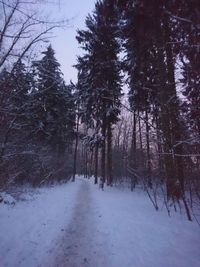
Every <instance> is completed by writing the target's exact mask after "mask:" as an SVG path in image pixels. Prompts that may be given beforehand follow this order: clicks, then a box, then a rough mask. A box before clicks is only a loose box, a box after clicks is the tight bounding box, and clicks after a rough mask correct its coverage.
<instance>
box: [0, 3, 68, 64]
mask: <svg viewBox="0 0 200 267" xmlns="http://www.w3.org/2000/svg"><path fill="white" fill-rule="evenodd" d="M43 2H44V1H38V0H0V16H1V21H0V68H1V69H2V68H4V67H9V68H11V69H12V66H13V63H14V62H16V61H17V60H19V59H22V58H25V57H27V58H28V57H29V56H30V54H31V52H32V49H33V48H34V49H35V47H36V45H37V44H38V43H40V42H46V41H47V40H48V39H49V38H50V37H51V33H52V31H53V30H54V29H55V28H58V27H61V26H64V25H66V21H64V20H62V21H51V20H50V19H49V18H48V17H47V15H44V14H43V13H41V12H40V11H39V7H40V5H41V4H42V3H43Z"/></svg>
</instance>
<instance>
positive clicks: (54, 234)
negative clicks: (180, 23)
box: [0, 179, 200, 267]
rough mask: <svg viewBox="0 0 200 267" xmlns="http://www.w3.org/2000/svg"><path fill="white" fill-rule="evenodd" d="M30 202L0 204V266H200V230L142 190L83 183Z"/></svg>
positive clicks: (45, 192) (51, 191) (45, 193)
mask: <svg viewBox="0 0 200 267" xmlns="http://www.w3.org/2000/svg"><path fill="white" fill-rule="evenodd" d="M31 198H32V199H30V200H29V201H21V202H18V203H17V204H16V206H14V207H8V206H6V205H0V267H56V266H57V267H122V266H123V267H188V266H192V267H199V266H200V228H199V227H198V226H197V225H196V224H195V223H190V222H188V221H186V220H185V217H184V216H180V215H178V214H177V215H175V216H173V217H172V218H169V217H168V216H167V214H166V211H159V212H156V211H155V210H154V209H153V207H152V206H151V203H150V202H149V200H148V199H147V198H146V196H144V194H143V193H142V192H141V193H140V192H134V193H131V192H129V191H127V190H124V191H121V190H118V189H115V188H106V190H105V191H101V190H99V189H98V186H94V185H93V181H91V180H87V179H77V180H76V182H75V183H68V184H65V185H60V186H56V187H53V188H46V189H40V190H37V194H36V193H35V194H33V195H32V196H31Z"/></svg>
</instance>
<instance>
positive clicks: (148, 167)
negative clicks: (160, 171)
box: [145, 110, 152, 188]
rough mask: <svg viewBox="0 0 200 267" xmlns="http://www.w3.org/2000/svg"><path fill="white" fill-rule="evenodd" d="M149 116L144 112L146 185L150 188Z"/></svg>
mask: <svg viewBox="0 0 200 267" xmlns="http://www.w3.org/2000/svg"><path fill="white" fill-rule="evenodd" d="M148 123H149V116H148V111H147V110H145V124H146V149H147V184H148V186H149V187H150V188H152V181H151V158H150V142H149V124H148Z"/></svg>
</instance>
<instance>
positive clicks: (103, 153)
mask: <svg viewBox="0 0 200 267" xmlns="http://www.w3.org/2000/svg"><path fill="white" fill-rule="evenodd" d="M102 137H103V140H102V148H101V179H102V188H103V187H104V183H105V180H106V165H105V161H106V120H105V118H104V119H103V123H102Z"/></svg>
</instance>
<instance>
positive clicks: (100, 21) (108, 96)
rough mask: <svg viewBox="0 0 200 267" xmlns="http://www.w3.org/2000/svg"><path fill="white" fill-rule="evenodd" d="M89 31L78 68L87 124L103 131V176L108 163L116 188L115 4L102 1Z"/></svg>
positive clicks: (118, 84) (118, 81) (89, 20)
mask: <svg viewBox="0 0 200 267" xmlns="http://www.w3.org/2000/svg"><path fill="white" fill-rule="evenodd" d="M86 27H87V29H86V30H85V31H78V35H77V40H78V42H79V43H80V44H82V47H83V49H84V50H85V55H84V56H83V57H79V59H78V64H77V68H78V69H79V72H81V77H80V78H81V79H82V80H83V86H82V90H83V92H82V93H81V95H82V99H83V103H84V109H85V111H86V112H85V120H86V121H87V124H88V125H89V127H92V128H95V129H96V130H97V131H99V128H101V135H102V142H101V151H102V152H101V154H102V156H101V170H102V174H101V176H102V180H103V182H105V179H106V165H105V163H106V162H107V184H112V125H113V124H115V123H116V122H117V120H118V115H119V113H120V108H119V107H120V96H121V75H120V65H119V61H118V53H119V51H120V45H119V42H118V39H117V37H118V33H117V31H118V27H117V13H116V6H115V1H108V0H104V1H98V2H97V3H96V5H95V11H94V13H93V15H92V16H88V17H87V19H86ZM106 141H107V159H106Z"/></svg>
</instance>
